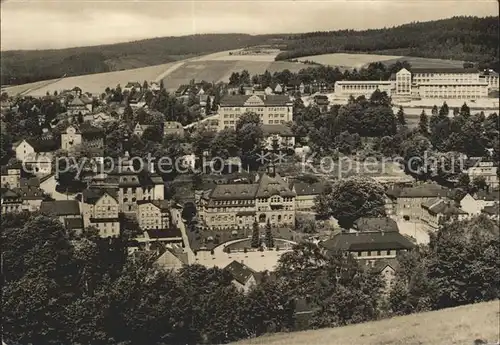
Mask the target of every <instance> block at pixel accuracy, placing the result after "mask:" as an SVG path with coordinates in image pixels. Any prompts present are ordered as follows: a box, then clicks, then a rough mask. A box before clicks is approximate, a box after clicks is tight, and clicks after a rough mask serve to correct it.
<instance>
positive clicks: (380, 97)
mask: <svg viewBox="0 0 500 345" xmlns="http://www.w3.org/2000/svg"><path fill="white" fill-rule="evenodd" d="M370 103H372V104H373V105H382V106H386V107H390V106H391V104H392V100H391V97H389V96H388V95H387V93H386V92H385V91H383V92H381V91H380V90H379V89H377V90H375V91H374V92H373V93H372V94H371V96H370Z"/></svg>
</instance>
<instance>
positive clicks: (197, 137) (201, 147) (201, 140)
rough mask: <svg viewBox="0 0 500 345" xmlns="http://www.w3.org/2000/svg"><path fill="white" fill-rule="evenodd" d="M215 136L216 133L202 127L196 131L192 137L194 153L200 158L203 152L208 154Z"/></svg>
mask: <svg viewBox="0 0 500 345" xmlns="http://www.w3.org/2000/svg"><path fill="white" fill-rule="evenodd" d="M215 136H216V133H215V132H214V131H212V130H209V129H208V128H207V127H204V126H202V127H200V128H198V129H196V131H195V132H194V133H193V136H192V141H193V149H194V153H195V154H196V155H198V156H200V157H201V156H202V155H203V153H204V152H205V151H208V152H210V148H211V143H212V141H213V140H214V138H215Z"/></svg>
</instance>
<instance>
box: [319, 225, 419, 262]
mask: <svg viewBox="0 0 500 345" xmlns="http://www.w3.org/2000/svg"><path fill="white" fill-rule="evenodd" d="M319 245H320V247H321V248H322V249H323V250H325V251H326V252H327V253H328V252H338V251H340V252H345V253H349V254H351V255H352V256H353V257H354V258H355V259H358V260H365V261H363V262H364V263H366V264H368V265H375V264H377V262H378V261H379V260H387V259H394V258H396V255H397V254H398V253H400V252H406V251H410V250H412V249H413V248H415V244H414V243H413V242H412V241H410V240H409V239H408V238H406V237H405V236H403V235H402V234H400V233H399V232H397V231H368V232H359V231H357V232H350V233H347V232H342V233H339V234H337V235H335V236H334V237H333V238H331V239H329V240H326V241H323V242H320V243H319Z"/></svg>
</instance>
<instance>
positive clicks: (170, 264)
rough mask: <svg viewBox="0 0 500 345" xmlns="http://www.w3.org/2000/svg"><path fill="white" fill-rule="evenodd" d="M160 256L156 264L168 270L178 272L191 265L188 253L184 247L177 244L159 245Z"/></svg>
mask: <svg viewBox="0 0 500 345" xmlns="http://www.w3.org/2000/svg"><path fill="white" fill-rule="evenodd" d="M157 248H158V249H157V252H158V254H159V257H158V259H156V264H158V265H159V266H160V267H162V268H163V269H166V270H173V271H178V270H179V269H181V268H182V267H183V266H184V265H189V257H188V253H187V251H186V250H185V249H184V248H182V246H179V245H176V244H167V245H162V244H160V245H158V246H157Z"/></svg>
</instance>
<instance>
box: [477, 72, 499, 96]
mask: <svg viewBox="0 0 500 345" xmlns="http://www.w3.org/2000/svg"><path fill="white" fill-rule="evenodd" d="M479 77H480V78H481V79H483V80H484V81H486V82H487V83H488V88H489V90H490V91H498V73H497V72H495V71H494V70H492V69H487V70H484V71H483V72H481V74H480V76H479Z"/></svg>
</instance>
